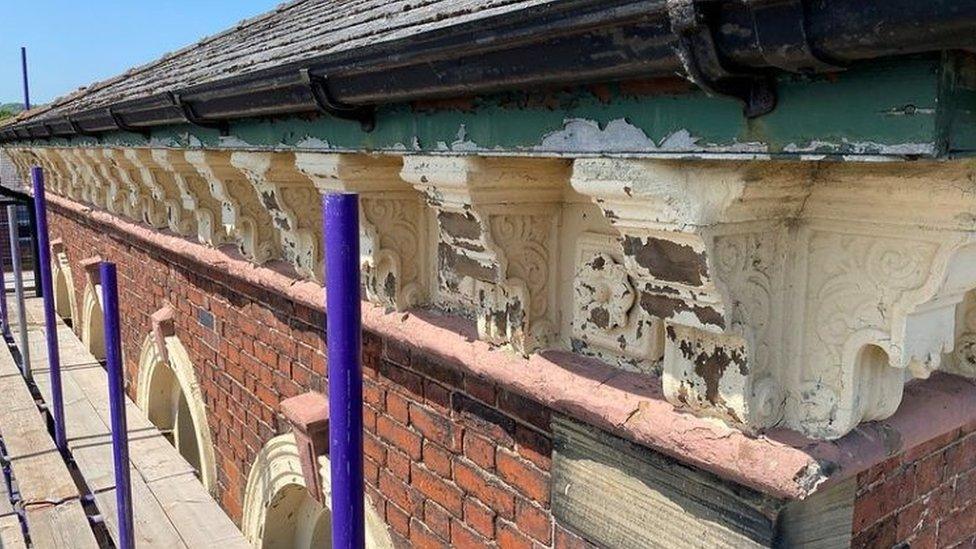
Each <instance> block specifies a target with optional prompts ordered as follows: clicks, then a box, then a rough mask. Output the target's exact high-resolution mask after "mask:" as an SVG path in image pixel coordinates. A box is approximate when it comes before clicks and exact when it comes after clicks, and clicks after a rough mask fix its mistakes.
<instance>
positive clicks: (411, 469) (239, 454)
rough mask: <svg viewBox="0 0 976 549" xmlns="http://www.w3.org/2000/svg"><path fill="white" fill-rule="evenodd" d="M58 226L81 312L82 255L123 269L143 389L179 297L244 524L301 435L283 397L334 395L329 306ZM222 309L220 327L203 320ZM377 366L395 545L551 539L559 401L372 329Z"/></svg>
mask: <svg viewBox="0 0 976 549" xmlns="http://www.w3.org/2000/svg"><path fill="white" fill-rule="evenodd" d="M50 224H51V233H52V238H61V239H63V240H64V242H65V246H66V250H67V255H68V258H69V261H70V263H71V265H72V272H73V273H74V274H75V276H74V281H75V286H76V287H75V295H76V299H77V300H78V305H79V306H80V305H81V302H82V300H83V296H84V291H85V285H86V284H87V280H86V278H85V276H84V275H83V274H82V273H83V271H82V270H81V268H80V267H79V266H78V263H79V262H80V261H82V260H84V259H86V258H89V257H92V256H95V255H99V256H101V257H102V258H104V259H106V260H110V261H114V262H116V263H117V264H118V270H119V281H120V307H121V313H122V317H123V318H124V319H125V322H124V323H123V328H122V337H123V353H124V356H125V362H126V374H127V382H128V389H129V392H130V394H133V396H134V391H135V380H136V379H137V375H138V366H139V365H138V360H139V354H140V350H141V348H142V344H143V342H144V341H145V338H146V336H147V335H148V334H149V332H150V330H151V325H150V322H149V316H150V315H151V314H152V313H154V312H155V311H156V310H158V309H159V308H161V307H162V306H163V305H164V304H165V303H169V304H171V305H172V306H173V308H174V309H175V310H176V311H177V314H176V318H175V326H176V334H177V336H178V337H179V338H180V339H181V341H183V343H184V345H185V346H186V348H187V351H188V352H189V354H190V358H191V359H192V360H193V364H194V367H195V368H196V373H197V377H198V379H199V381H200V384H201V387H202V389H203V393H204V398H205V401H206V405H207V411H208V414H209V416H210V427H211V429H212V430H213V437H214V443H215V446H216V448H215V450H216V454H217V463H218V485H219V499H220V502H221V504H222V505H223V507H224V508H225V509H226V510H227V511H228V513H229V514H230V515H231V516H232V517H233V518H234V519H235V520H238V521H239V520H240V518H241V514H242V509H241V507H242V504H243V499H244V486H245V483H246V480H247V474H248V471H249V470H250V466H251V463H252V461H253V459H254V457H255V456H256V455H257V453H258V452H259V451H260V450H261V447H262V446H263V444H264V442H265V441H267V440H268V439H270V438H271V437H272V436H274V435H275V434H277V433H280V432H284V431H285V430H287V429H288V426H287V423H286V422H285V421H284V420H283V419H282V418H280V417H279V414H278V405H279V403H280V402H281V400H283V399H285V398H288V397H291V396H295V395H297V394H300V393H302V392H304V391H307V390H317V391H323V390H326V387H327V382H326V379H325V356H324V350H325V348H324V343H323V341H324V333H323V330H322V329H321V327H322V326H324V317H323V314H322V312H321V311H317V310H310V309H308V308H306V307H303V306H302V305H299V304H295V303H291V302H288V301H286V300H284V299H281V298H279V297H277V296H275V295H274V294H271V293H269V292H267V291H265V290H263V289H261V288H259V287H256V286H253V285H251V284H249V283H246V282H244V281H241V280H234V279H228V278H227V277H226V275H224V274H223V273H221V272H220V271H219V269H217V268H213V267H210V266H207V265H203V264H199V263H193V264H189V262H188V261H187V260H185V259H183V258H182V257H179V256H176V255H174V254H170V253H166V251H164V250H156V249H152V250H150V249H143V248H141V247H140V246H137V245H133V244H132V243H131V242H127V241H124V240H121V239H120V237H122V236H123V235H113V234H111V233H109V232H106V231H103V230H101V229H100V228H99V227H97V226H95V224H94V223H92V222H91V221H89V220H87V219H83V218H78V217H76V216H74V215H73V214H72V212H69V211H60V210H59V209H58V208H57V207H56V206H55V207H52V212H51V214H50ZM208 317H212V319H213V320H212V323H213V327H212V328H210V327H208V326H207V325H206V323H201V318H208ZM208 322H209V321H208ZM363 367H364V368H363V369H364V376H365V382H364V400H365V406H364V411H363V417H364V424H365V429H366V433H365V439H364V446H365V454H366V459H365V472H366V479H367V483H368V493H369V494H372V496H373V501H374V506H375V507H376V509H377V511H378V513H379V515H380V516H381V517H382V518H383V519H385V521H386V522H387V523H388V524H389V526H390V530H391V534H392V535H393V538H394V540H395V541H398V542H399V543H400V544H401V545H402V544H406V543H409V544H412V545H413V546H416V547H442V546H443V547H446V546H451V545H453V546H457V547H478V546H486V545H491V544H492V543H493V542H497V544H498V545H499V546H501V547H521V546H524V547H543V546H551V544H552V542H553V539H554V532H553V519H552V515H551V513H550V512H549V509H548V505H549V494H548V491H549V485H548V482H549V474H548V467H549V463H550V461H549V459H550V456H549V454H550V452H551V448H552V442H551V433H550V431H549V428H548V418H549V416H550V411H549V410H548V409H547V408H545V407H543V406H541V405H539V404H536V403H534V402H532V401H531V400H528V399H525V398H524V397H521V396H518V395H514V394H512V393H507V392H504V391H502V392H500V391H498V389H497V388H496V387H495V386H494V385H493V384H492V383H491V381H489V380H485V379H481V378H477V377H473V376H467V375H465V374H463V373H462V372H459V371H458V370H457V369H456V368H453V367H451V366H448V365H445V364H443V363H440V362H438V361H437V360H433V359H431V358H429V357H426V356H423V355H421V354H419V353H417V352H416V351H415V350H414V349H411V348H410V347H408V346H406V345H403V344H402V343H400V342H397V341H388V340H384V339H381V338H379V337H377V336H375V335H374V334H370V333H368V332H367V333H366V334H364V338H363ZM496 395H497V397H496ZM496 456H498V461H497V468H496Z"/></svg>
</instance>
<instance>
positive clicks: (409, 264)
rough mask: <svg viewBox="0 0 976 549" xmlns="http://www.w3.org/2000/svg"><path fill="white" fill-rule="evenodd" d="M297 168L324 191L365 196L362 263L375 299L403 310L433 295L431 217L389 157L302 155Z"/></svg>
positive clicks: (397, 162) (394, 159)
mask: <svg viewBox="0 0 976 549" xmlns="http://www.w3.org/2000/svg"><path fill="white" fill-rule="evenodd" d="M295 162H296V166H297V167H298V169H299V170H301V171H302V173H304V174H305V175H306V176H307V177H308V178H309V179H311V180H312V182H313V183H314V184H315V187H316V188H317V189H318V191H319V192H320V193H323V194H326V193H342V192H355V193H359V196H360V200H359V207H360V241H361V251H360V257H361V263H362V266H363V272H364V285H365V287H366V295H367V297H368V298H369V299H370V301H374V302H377V303H382V304H384V305H386V306H388V307H392V308H395V309H397V310H405V309H408V308H410V307H413V306H416V305H420V304H422V303H424V302H426V300H427V296H428V282H427V281H428V278H429V274H428V267H427V265H428V261H427V257H428V248H427V245H428V230H427V226H428V223H429V222H428V219H427V211H426V207H425V206H424V203H423V197H422V195H421V194H420V193H418V192H417V191H416V190H415V189H413V187H411V186H410V184H409V183H407V182H406V181H404V180H402V179H401V178H400V169H401V166H402V163H401V160H400V159H399V158H397V157H389V156H366V155H352V154H321V153H298V154H296V155H295Z"/></svg>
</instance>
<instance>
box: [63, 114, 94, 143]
mask: <svg viewBox="0 0 976 549" xmlns="http://www.w3.org/2000/svg"><path fill="white" fill-rule="evenodd" d="M64 119H65V120H67V121H68V125H69V126H71V131H73V132H75V133H76V134H78V135H81V136H84V137H92V138H95V139H96V140H97V139H98V134H97V133H95V132H90V131H86V130H83V129H82V128H81V126H80V125H79V124H78V123H77V122H75V121H74V120H73V119H72V118H71V117H70V116H65V117H64Z"/></svg>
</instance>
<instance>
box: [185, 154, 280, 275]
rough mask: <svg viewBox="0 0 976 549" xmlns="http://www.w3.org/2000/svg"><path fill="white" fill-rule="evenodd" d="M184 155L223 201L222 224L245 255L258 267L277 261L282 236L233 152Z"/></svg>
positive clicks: (212, 193)
mask: <svg viewBox="0 0 976 549" xmlns="http://www.w3.org/2000/svg"><path fill="white" fill-rule="evenodd" d="M184 155H185V158H186V160H187V162H189V163H190V164H191V165H192V166H193V167H194V168H196V169H197V171H198V172H199V173H200V175H201V176H202V177H203V179H204V180H205V181H206V182H207V184H208V186H209V188H210V194H211V195H213V196H214V198H216V199H217V200H219V201H220V203H221V212H220V218H221V222H222V223H223V225H224V226H225V229H226V230H227V233H228V234H229V235H230V236H231V238H232V239H233V240H234V241H236V242H237V244H238V247H239V248H240V251H241V253H242V254H243V255H244V256H245V257H247V258H248V259H249V260H251V261H253V262H255V263H257V264H262V263H265V262H267V261H268V260H270V259H273V258H274V257H275V256H276V255H277V253H278V236H277V234H275V228H274V225H273V223H272V220H271V216H270V215H268V211H267V210H266V209H265V208H264V207H263V206H262V205H261V204H260V201H259V199H258V195H257V193H255V192H254V188H253V187H252V186H251V183H250V181H248V179H247V176H245V175H244V174H243V173H241V171H240V170H238V169H237V168H235V167H234V166H233V165H232V164H231V163H230V155H231V153H230V152H229V151H186V152H185V153H184Z"/></svg>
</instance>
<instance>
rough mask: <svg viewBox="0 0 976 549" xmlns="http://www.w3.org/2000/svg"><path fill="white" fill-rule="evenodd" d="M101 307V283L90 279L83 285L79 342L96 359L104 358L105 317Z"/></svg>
mask: <svg viewBox="0 0 976 549" xmlns="http://www.w3.org/2000/svg"><path fill="white" fill-rule="evenodd" d="M103 310H104V309H103V307H102V285H101V284H95V283H92V282H91V281H89V282H88V284H86V285H85V298H84V300H83V302H82V305H81V342H82V343H84V344H85V348H86V349H88V352H89V353H91V354H92V356H94V357H95V358H96V359H98V360H105V324H104V323H105V319H104V313H103Z"/></svg>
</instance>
